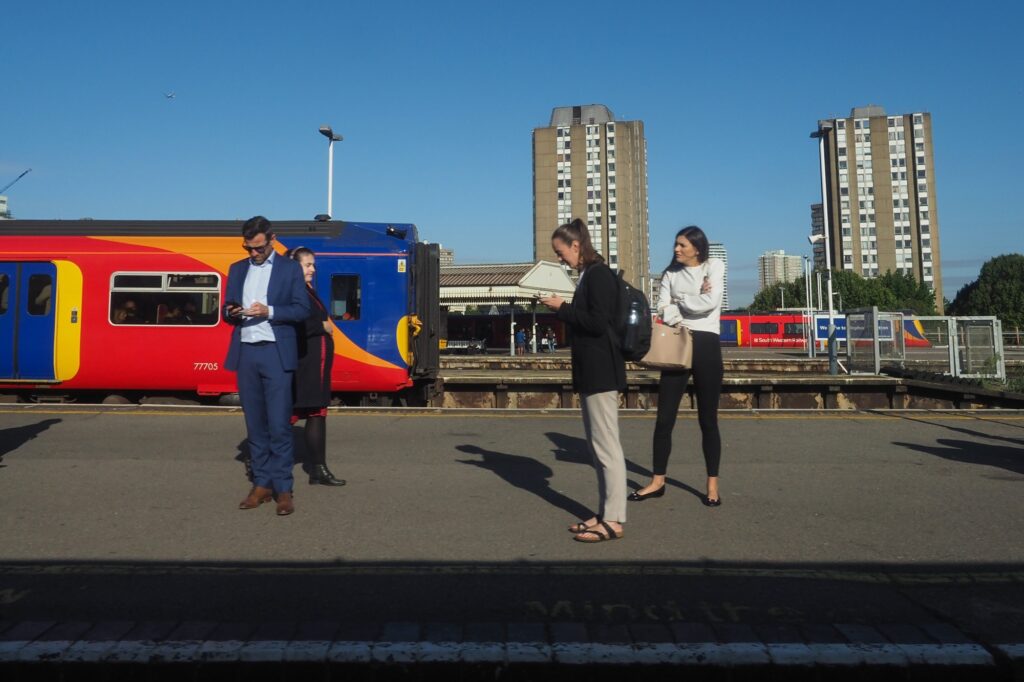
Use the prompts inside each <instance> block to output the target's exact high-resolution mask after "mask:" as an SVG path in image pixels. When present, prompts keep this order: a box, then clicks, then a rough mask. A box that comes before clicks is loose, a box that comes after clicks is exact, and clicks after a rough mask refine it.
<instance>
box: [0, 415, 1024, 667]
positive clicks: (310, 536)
mask: <svg viewBox="0 0 1024 682" xmlns="http://www.w3.org/2000/svg"><path fill="white" fill-rule="evenodd" d="M721 425H722V434H723V456H722V498H723V505H722V506H721V507H719V508H714V509H710V508H706V507H704V506H703V505H702V504H701V503H700V497H701V495H702V494H703V491H704V469H703V460H702V458H701V455H700V444H699V443H700V438H699V430H698V429H697V424H696V420H695V417H694V415H693V414H692V413H683V414H681V416H680V420H679V423H678V425H677V429H676V434H675V452H674V454H673V459H672V461H671V463H670V471H669V475H670V483H669V489H668V492H667V494H666V495H665V496H664V497H663V498H661V499H655V500H648V501H644V502H642V503H631V504H630V506H629V513H630V517H629V522H628V524H627V526H626V536H625V538H623V539H622V540H618V541H615V542H609V543H602V544H597V545H586V544H582V543H577V542H573V541H572V536H571V535H570V534H569V533H568V532H566V530H565V527H566V526H567V524H568V523H570V522H572V521H573V520H575V519H577V518H583V517H586V516H589V515H590V514H591V513H592V511H593V510H592V506H591V505H593V504H594V503H595V501H596V482H595V477H594V473H593V469H592V468H591V466H590V464H589V458H588V456H587V453H586V449H585V444H584V441H583V439H582V436H583V430H582V424H581V422H580V417H579V414H578V412H575V411H560V410H559V411H549V412H546V413H536V412H512V413H510V412H508V411H497V412H492V411H482V410H472V411H465V412H445V411H440V410H423V411H403V412H398V411H389V410H362V411H350V410H345V411H342V412H336V413H332V414H331V416H330V418H329V421H328V440H329V455H328V457H329V464H330V466H331V468H332V469H333V470H334V472H335V473H336V474H337V475H339V476H341V477H343V478H346V479H347V480H348V485H347V486H345V487H343V488H326V487H319V486H318V487H311V486H309V485H307V483H306V481H305V478H304V476H303V473H302V470H301V464H299V465H297V466H296V506H297V511H296V513H295V514H294V515H292V516H290V517H283V518H282V517H277V516H276V515H275V514H274V510H273V506H272V505H266V506H264V507H261V508H260V509H257V510H252V511H239V510H238V509H237V508H236V507H237V503H238V502H239V501H240V500H241V499H242V497H244V496H245V494H246V492H247V489H248V484H247V482H246V480H245V477H244V469H243V466H242V464H241V463H240V462H239V461H238V459H237V458H238V456H239V453H240V451H241V448H242V447H243V446H244V442H243V440H244V425H243V422H242V416H241V414H240V412H238V411H237V410H231V409H175V408H167V409H161V408H152V407H138V406H130V407H124V408H114V409H110V408H107V409H99V408H91V407H84V406H80V407H76V406H54V407H47V406H15V405H12V406H3V407H2V408H0V499H2V500H3V502H2V509H3V511H4V513H3V514H2V515H0V539H2V542H0V663H4V664H13V663H12V662H24V661H38V660H49V661H54V660H57V661H64V662H75V661H79V662H80V661H82V660H85V659H89V660H107V661H110V660H115V659H116V660H120V659H117V656H127V657H128V658H129V659H130V660H134V661H142V662H151V661H153V660H161V661H166V660H167V659H166V657H167V656H170V655H171V654H172V653H174V655H177V656H180V657H181V658H179V659H175V660H181V661H206V662H211V661H228V662H238V661H243V662H244V661H246V660H250V659H252V660H262V659H263V658H267V657H269V658H270V659H272V660H288V659H287V657H288V656H294V657H300V658H301V657H303V656H305V657H306V658H305V659H303V660H317V661H335V662H337V661H340V660H347V659H346V657H349V658H353V659H359V660H362V658H365V659H366V661H368V662H370V661H375V660H377V661H387V660H391V661H392V662H394V661H396V660H405V659H408V662H417V661H418V662H428V661H431V660H435V659H436V660H457V661H460V662H472V661H474V660H475V661H478V662H484V663H486V662H491V663H501V664H503V665H508V664H509V663H510V662H515V661H520V662H530V661H532V662H535V663H552V662H555V663H573V662H575V663H578V664H587V665H598V664H607V665H615V664H644V663H648V664H651V665H676V664H678V665H690V664H693V665H697V664H700V665H710V664H712V663H714V662H715V661H718V663H720V664H722V665H729V666H733V665H747V664H749V665H773V666H788V665H797V666H804V665H812V666H815V665H857V666H861V665H866V664H869V665H894V666H897V667H900V668H901V669H902V668H904V667H905V666H912V665H953V666H967V667H972V666H981V668H982V669H983V670H985V671H987V672H988V673H990V674H991V676H992V679H1002V678H1005V677H1006V675H1010V676H1011V677H1012V675H1014V674H1017V673H1019V672H1020V669H1021V668H1020V665H1021V660H1022V658H1021V657H1022V655H1024V652H1022V647H1021V643H1022V642H1024V543H1022V542H1021V538H1022V537H1024V497H1022V496H1021V489H1022V488H1021V484H1022V483H1024V415H1021V414H1020V413H1014V412H995V411H991V410H987V411H984V412H978V413H966V412H888V413H863V412H859V413H852V414H846V413H842V414H835V413H829V414H821V413H818V412H806V413H802V412H771V413H756V412H724V413H723V414H722V419H721ZM653 427H654V420H653V415H650V414H645V413H630V412H624V413H623V414H622V418H621V429H622V442H623V445H624V448H625V450H626V453H627V458H628V472H629V480H630V485H631V486H632V487H639V486H640V485H643V484H645V483H646V481H647V479H648V476H649V473H650V471H649V467H650V440H651V434H652V431H653ZM296 436H297V442H299V443H301V427H299V428H297V429H296ZM300 455H301V447H300ZM189 624H191V625H189ZM271 624H274V625H273V626H271ZM315 624H320V625H319V626H316V625H315ZM317 627H319V628H320V629H319V631H318V632H319V634H318V635H317V638H312V635H310V634H309V632H312V630H316V628H317ZM190 628H191V629H190ZM310 628H312V630H310ZM304 633H305V634H304ZM97 642H98V643H97ZM182 642H185V643H186V644H181V643H182ZM188 642H192V643H194V646H192V645H188V644H187V643H188ZM225 642H227V644H225ZM254 642H255V644H254ZM268 642H269V644H267V643H268ZM317 642H319V643H320V644H316V643H317ZM339 642H340V643H342V644H339ZM345 642H347V643H348V644H344V643H345ZM481 642H483V643H489V644H487V645H486V646H484V645H481ZM218 643H219V644H218ZM403 643H404V644H403ZM435 645H436V646H435ZM190 646H191V648H189V647H190ZM403 646H404V648H403ZM182 647H184V648H182ZM346 647H348V648H346ZM182 651H185V653H182ZM303 652H304V653H303ZM310 652H312V653H310ZM115 654H116V655H115ZM111 656H114V658H111ZM83 657H84V658H83ZM90 657H92V658H91V659H90ZM246 657H248V658H246ZM332 657H333V658H332ZM389 657H390V658H389ZM396 657H397V658H396ZM403 657H405V659H403ZM474 657H475V658H474ZM1014 671H1016V672H1014Z"/></svg>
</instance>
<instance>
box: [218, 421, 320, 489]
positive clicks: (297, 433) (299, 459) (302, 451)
mask: <svg viewBox="0 0 1024 682" xmlns="http://www.w3.org/2000/svg"><path fill="white" fill-rule="evenodd" d="M292 439H293V441H292V442H293V447H292V452H293V453H294V464H298V465H299V466H301V467H302V471H303V473H305V474H306V475H307V476H308V475H309V473H310V467H311V466H312V465H311V464H310V461H309V454H308V453H307V452H306V427H304V426H299V425H297V424H293V425H292ZM237 450H238V452H236V453H235V461H236V462H240V463H241V464H242V466H244V467H245V477H246V478H247V479H248V480H249V482H250V483H252V455H251V454H250V452H249V439H248V438H243V439H242V440H241V442H239V443H238V447H237Z"/></svg>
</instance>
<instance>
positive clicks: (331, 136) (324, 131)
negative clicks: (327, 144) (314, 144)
mask: <svg viewBox="0 0 1024 682" xmlns="http://www.w3.org/2000/svg"><path fill="white" fill-rule="evenodd" d="M320 134H321V135H323V136H324V137H326V138H327V139H328V140H330V141H331V142H341V140H342V137H341V135H338V134H337V133H335V132H334V131H333V130H331V126H320Z"/></svg>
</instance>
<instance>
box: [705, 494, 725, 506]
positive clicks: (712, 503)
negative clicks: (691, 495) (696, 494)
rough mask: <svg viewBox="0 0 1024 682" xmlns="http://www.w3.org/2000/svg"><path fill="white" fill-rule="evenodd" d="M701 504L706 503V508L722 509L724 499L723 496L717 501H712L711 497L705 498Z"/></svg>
mask: <svg viewBox="0 0 1024 682" xmlns="http://www.w3.org/2000/svg"><path fill="white" fill-rule="evenodd" d="M701 502H703V503H704V506H705V507H721V506H722V497H721V495H719V497H718V499H717V500H712V499H711V498H710V497H705V498H704V499H703V500H701Z"/></svg>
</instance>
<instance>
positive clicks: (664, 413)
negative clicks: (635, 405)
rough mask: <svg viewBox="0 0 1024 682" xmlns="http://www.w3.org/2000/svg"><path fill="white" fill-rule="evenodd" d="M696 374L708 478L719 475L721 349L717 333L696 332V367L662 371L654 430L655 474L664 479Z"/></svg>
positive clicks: (720, 449) (702, 442)
mask: <svg viewBox="0 0 1024 682" xmlns="http://www.w3.org/2000/svg"><path fill="white" fill-rule="evenodd" d="M691 372H692V373H693V387H694V391H695V393H696V396H697V421H698V422H699V423H700V433H701V445H702V446H703V449H704V464H705V465H706V466H707V469H708V476H718V462H719V460H720V459H721V457H722V437H721V436H720V435H719V433H718V400H719V398H720V397H721V395H722V374H723V369H722V346H721V343H720V342H719V338H718V334H714V333H712V332H693V368H692V369H684V370H683V371H681V372H670V371H662V373H661V382H660V383H659V385H658V421H657V423H656V424H655V427H654V474H655V475H656V476H664V475H665V472H666V471H667V469H668V456H669V455H670V454H671V453H672V429H673V427H675V425H676V417H677V416H678V415H679V403H680V401H681V400H682V399H683V394H684V393H686V384H687V382H688V381H689V380H690V373H691Z"/></svg>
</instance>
